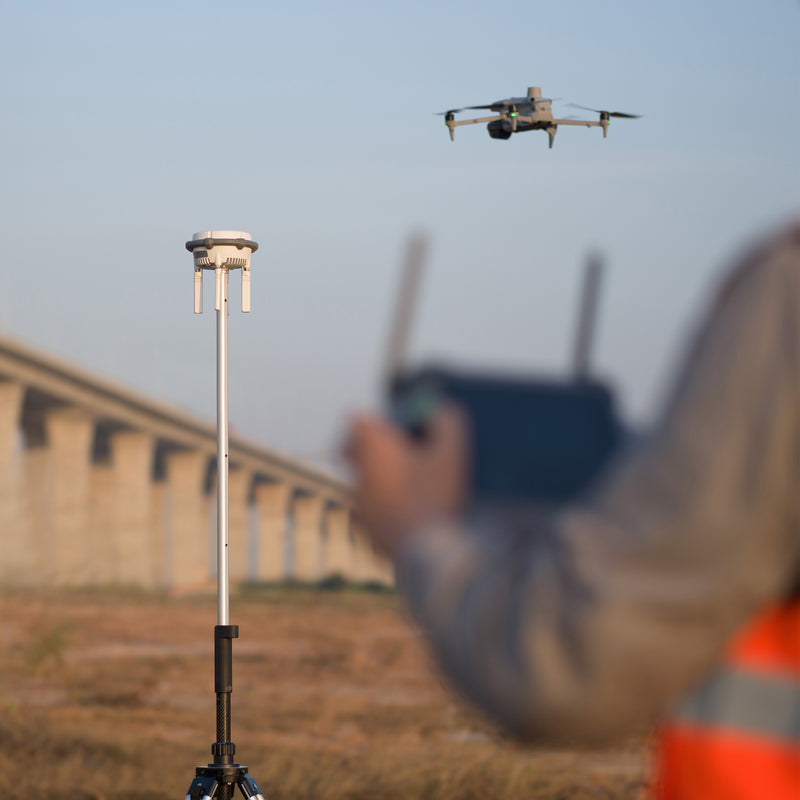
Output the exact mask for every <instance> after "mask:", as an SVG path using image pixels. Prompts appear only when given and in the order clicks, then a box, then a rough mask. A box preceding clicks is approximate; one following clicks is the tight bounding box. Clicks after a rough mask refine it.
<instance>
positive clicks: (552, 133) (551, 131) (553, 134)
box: [547, 125, 558, 150]
mask: <svg viewBox="0 0 800 800" xmlns="http://www.w3.org/2000/svg"><path fill="white" fill-rule="evenodd" d="M557 130H558V125H551V126H550V127H549V128H547V136H548V138H549V140H550V143H549V144H548V147H549V148H550V149H551V150H552V149H553V139H555V138H556V131H557Z"/></svg>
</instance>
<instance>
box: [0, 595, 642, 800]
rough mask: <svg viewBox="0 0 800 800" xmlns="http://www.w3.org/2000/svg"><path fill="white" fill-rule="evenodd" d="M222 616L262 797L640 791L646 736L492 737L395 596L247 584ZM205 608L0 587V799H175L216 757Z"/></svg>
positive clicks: (450, 798) (244, 753)
mask: <svg viewBox="0 0 800 800" xmlns="http://www.w3.org/2000/svg"><path fill="white" fill-rule="evenodd" d="M231 621H232V622H233V623H236V624H238V625H239V626H240V631H241V635H240V638H239V639H238V640H237V641H236V642H235V643H234V693H233V736H232V738H233V740H234V742H236V744H237V760H239V762H240V763H243V764H247V765H248V766H249V770H250V773H251V774H252V775H253V776H254V777H255V778H256V780H257V781H258V782H259V784H260V785H261V788H262V791H263V792H264V794H265V796H266V798H267V800H371V799H372V798H380V799H381V800H499V799H500V798H504V799H505V800H515V799H518V800H545V798H547V799H548V800H549V799H554V798H562V799H563V800H567V798H569V800H587V799H588V798H604V799H608V800H612V799H613V800H623V799H624V800H634V798H638V797H639V796H640V792H641V787H642V783H643V772H644V748H643V747H642V746H637V745H632V746H631V747H629V748H622V749H615V750H609V751H607V752H592V753H583V754H579V753H573V752H563V751H555V752H553V751H537V750H529V749H524V748H521V747H518V746H516V745H514V744H513V743H510V742H508V741H506V740H504V739H502V738H501V737H500V736H499V735H498V734H497V733H496V732H495V731H493V730H492V728H491V727H490V726H489V725H488V724H487V723H486V721H485V720H483V719H481V718H480V717H479V716H477V715H476V714H474V713H472V712H471V711H470V710H469V709H467V708H466V707H465V706H464V705H462V704H461V703H460V702H459V701H458V700H457V699H456V698H454V697H453V696H452V695H451V694H450V693H449V691H448V690H447V688H446V687H445V686H443V685H442V683H441V682H440V679H439V677H438V676H437V674H436V672H435V670H434V669H433V668H432V666H431V664H430V661H429V659H428V656H427V653H426V651H425V648H424V646H423V643H422V642H421V640H420V638H419V636H418V634H417V632H416V631H415V629H414V628H413V627H412V626H411V625H410V624H409V623H408V622H407V621H406V619H405V618H404V616H403V613H402V606H401V604H400V602H399V601H398V600H397V599H396V598H395V597H393V596H391V595H382V594H375V593H370V592H359V591H351V590H347V591H312V590H299V589H286V588H284V589H278V588H272V589H264V590H261V591H255V590H251V591H248V592H245V593H242V594H239V595H237V596H235V597H234V598H233V599H232V603H231ZM215 622H216V604H215V597H214V596H213V595H209V596H199V597H181V598H174V597H173V598H168V597H153V596H149V595H137V594H133V593H130V594H126V593H113V592H105V591H103V592H58V593H35V594H34V593H30V594H27V593H6V594H3V595H0V630H1V631H2V635H1V638H0V641H2V650H1V651H0V676H2V678H1V679H0V797H2V798H3V800H18V799H19V800H22V799H23V798H24V800H29V799H32V798H47V800H145V799H146V800H153V799H154V798H164V799H165V800H166V798H174V800H178V798H180V799H181V800H183V798H184V797H185V795H186V791H187V789H188V787H189V784H190V783H191V780H192V778H193V776H194V767H195V766H196V765H197V764H202V763H205V762H207V761H209V760H211V754H210V745H211V742H212V741H213V739H214V731H215V727H214V693H213V661H212V631H213V626H214V623H215ZM237 796H239V795H238V794H237Z"/></svg>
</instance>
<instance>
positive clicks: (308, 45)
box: [0, 0, 800, 457]
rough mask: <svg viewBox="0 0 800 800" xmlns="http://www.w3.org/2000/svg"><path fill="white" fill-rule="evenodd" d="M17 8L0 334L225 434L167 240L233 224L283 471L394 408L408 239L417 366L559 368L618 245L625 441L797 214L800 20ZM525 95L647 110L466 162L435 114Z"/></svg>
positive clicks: (744, 8)
mask: <svg viewBox="0 0 800 800" xmlns="http://www.w3.org/2000/svg"><path fill="white" fill-rule="evenodd" d="M2 10H3V32H4V36H3V49H2V53H1V54H0V68H2V74H3V118H4V124H3V126H2V129H1V130H0V145H1V146H0V159H2V163H1V165H0V166H1V167H2V173H1V174H2V183H1V184H0V185H1V186H2V191H0V203H2V208H1V210H2V216H1V217H0V219H1V220H2V243H3V252H4V254H5V265H4V269H3V271H2V273H0V274H1V275H2V278H0V332H3V333H5V334H6V335H10V336H13V337H16V338H18V339H21V340H23V341H24V342H27V343H29V344H31V345H34V346H36V347H39V348H41V349H43V350H45V351H46V352H48V353H51V354H54V355H58V356H63V357H66V358H67V359H69V360H71V361H73V362H75V363H77V364H79V365H81V366H83V367H85V368H88V369H90V370H94V371H97V372H100V373H102V374H104V375H106V376H107V377H110V378H112V379H114V380H117V381H119V382H121V383H123V384H127V385H129V386H131V387H133V388H135V389H138V390H141V391H144V392H146V393H148V394H151V395H152V396H153V397H154V398H156V399H158V400H161V401H166V402H170V403H173V404H175V405H178V406H181V407H184V408H186V409H187V410H190V411H192V412H193V413H196V414H198V415H201V416H203V417H206V418H208V419H209V420H213V416H214V404H215V388H214V387H215V371H214V370H215V352H216V351H215V344H214V341H215V339H214V337H215V324H214V315H213V309H211V310H207V311H206V313H205V314H204V315H203V316H197V317H196V316H195V315H194V314H193V313H192V263H191V258H190V256H189V255H188V254H187V253H186V251H185V250H184V249H183V244H184V242H185V241H186V240H187V239H189V238H190V237H191V235H192V233H194V232H195V231H200V230H206V229H209V228H216V229H236V230H245V231H249V232H250V233H251V234H252V235H253V238H255V239H256V240H257V241H258V242H259V243H260V245H261V248H260V249H259V251H258V252H257V253H256V255H255V256H254V258H253V268H252V271H253V301H252V302H253V311H252V313H251V314H249V315H242V314H241V313H239V312H238V311H234V312H233V313H232V314H231V320H230V369H231V377H230V404H231V426H232V429H235V430H236V431H237V432H238V433H241V434H244V435H247V436H250V437H252V438H253V439H255V440H256V441H259V442H261V443H264V444H267V445H270V446H273V447H276V448H278V449H281V450H284V451H286V452H289V453H291V454H294V455H299V456H308V457H316V456H318V455H319V454H323V453H328V452H330V451H331V450H332V449H333V448H335V446H336V443H337V440H338V438H339V436H340V435H341V430H342V424H343V420H344V419H345V418H346V416H347V414H348V413H349V412H350V411H351V410H352V409H354V408H358V407H364V406H377V405H379V403H380V397H379V394H378V386H379V380H378V379H379V375H380V371H381V362H382V356H383V352H384V349H385V343H386V337H387V332H388V323H389V317H390V310H391V303H392V300H393V295H394V291H395V287H396V284H397V280H398V269H399V266H400V263H401V260H402V252H403V247H404V242H405V239H406V237H407V236H408V234H409V233H410V232H411V231H412V230H423V231H426V232H427V233H428V234H429V236H430V237H431V241H432V250H431V253H430V258H429V261H428V271H427V274H426V280H425V286H424V293H423V297H422V302H421V304H420V307H419V309H418V319H417V325H416V326H415V330H414V336H413V342H412V355H413V358H414V360H416V361H423V360H427V359H429V358H434V357H435V358H438V359H451V360H454V361H457V362H458V363H461V364H469V365H473V366H476V367H477V366H493V367H497V366H506V367H513V368H515V369H519V370H527V371H531V372H538V373H546V374H554V373H555V374H558V373H561V372H563V371H564V370H565V369H566V368H567V365H568V358H569V352H570V347H571V337H572V333H573V327H574V317H575V309H576V304H577V291H578V286H579V281H580V276H581V270H582V265H583V262H584V260H585V257H586V255H587V253H588V252H589V251H590V250H592V249H599V250H600V251H601V252H602V253H604V254H605V256H606V261H607V266H608V270H607V275H606V283H605V287H604V292H603V303H602V308H601V317H600V327H599V331H598V341H597V351H596V363H597V369H598V372H599V373H601V374H602V375H603V376H604V377H607V378H608V379H610V380H611V381H613V382H614V383H615V384H616V385H617V386H618V387H619V390H620V399H621V402H622V405H623V408H624V411H625V414H626V416H627V417H628V418H630V419H634V420H639V421H642V420H646V419H647V418H648V417H649V416H650V415H652V414H653V413H654V410H655V409H656V408H657V404H658V401H659V398H660V396H661V394H662V392H663V388H664V387H665V385H666V384H667V382H668V377H669V375H670V370H671V369H672V367H673V365H674V362H675V359H676V357H677V356H678V354H679V353H680V351H681V347H682V345H683V343H684V340H685V337H686V335H687V333H688V331H689V330H690V328H691V322H692V321H693V320H694V319H696V317H697V314H698V312H699V311H700V309H702V307H703V303H704V302H705V300H706V298H707V296H708V293H709V291H710V290H711V287H712V286H713V283H714V280H715V277H716V276H718V275H719V272H720V269H721V268H724V266H725V264H726V263H727V261H728V260H729V258H730V257H731V255H732V254H734V253H735V252H737V251H738V250H739V249H740V248H741V247H742V246H743V245H745V244H746V243H747V242H748V241H750V240H751V239H752V237H753V236H754V235H758V234H759V233H760V232H763V231H765V230H768V229H770V228H772V227H774V226H775V225H776V224H778V223H781V222H785V221H786V220H788V219H790V218H792V217H796V216H797V215H798V214H800V156H798V137H800V102H798V98H799V97H800V91H799V89H800V55H799V54H800V46H799V43H800V36H799V35H798V34H799V33H800V3H798V2H797V0H767V1H766V2H761V3H757V2H744V1H743V0H734V1H733V2H731V1H730V0H728V1H727V2H722V0H708V1H707V2H701V3H698V2H696V0H676V1H675V2H671V3H662V4H652V3H644V2H633V0H629V1H628V2H625V1H624V0H612V1H610V2H602V0H601V1H599V2H598V0H560V1H559V2H548V3H536V2H530V0H526V2H520V1H519V0H508V2H505V3H500V4H496V3H477V2H472V0H466V1H464V0H462V1H461V2H437V0H426V2H420V1H418V0H410V1H408V0H407V1H406V2H402V3H389V2H378V1H377V0H374V1H373V2H339V3H336V2H321V0H312V1H307V2H302V1H301V2H293V3H263V2H257V1H256V0H249V1H248V2H243V1H238V2H237V0H229V2H226V3H209V2H202V1H198V0H193V2H171V1H170V0H162V1H161V2H157V3H156V2H153V1H152V0H139V2H137V3H135V4H134V3H109V2H107V1H103V2H68V0H60V1H59V2H37V1H36V0H31V1H30V2H12V1H10V0H6V2H4V3H3V4H2ZM528 86H540V87H542V92H543V95H544V96H546V97H552V98H563V99H562V100H559V101H556V102H554V104H553V108H554V111H556V112H557V113H558V114H560V115H566V114H575V113H580V112H576V110H575V109H573V108H570V107H569V106H568V105H567V103H568V102H575V103H580V104H583V105H587V106H592V107H594V108H607V109H610V110H619V111H624V112H629V113H634V114H641V115H643V116H642V118H641V119H638V120H624V119H619V120H612V124H611V127H610V130H609V134H608V138H607V139H606V140H603V138H602V135H601V133H600V131H599V130H598V129H585V128H578V127H562V128H561V129H560V130H559V132H558V135H557V137H556V141H555V146H554V148H553V150H551V151H549V150H548V149H547V136H546V135H545V134H544V133H542V132H539V131H534V132H530V133H525V134H521V135H517V136H513V137H512V138H511V139H510V140H508V141H495V140H492V139H490V138H489V137H488V136H487V133H486V130H485V127H484V126H482V125H476V126H470V127H464V128H459V129H458V130H457V132H456V140H455V142H454V143H451V142H450V141H449V137H448V135H447V130H446V128H445V127H444V125H443V124H442V118H441V117H436V116H434V115H433V114H434V112H437V111H443V110H445V109H447V108H451V107H454V106H461V105H475V104H484V103H489V102H492V101H494V100H497V99H500V98H504V97H509V96H515V95H516V96H519V95H524V94H525V90H526V88H527V87H528ZM589 116H590V118H594V116H593V115H589ZM208 280H209V281H210V276H209V278H208ZM238 291H239V290H238V277H237V276H236V275H234V277H233V281H232V299H233V307H234V308H235V307H236V306H235V303H236V302H238ZM210 293H211V284H210V282H209V283H208V284H207V287H206V297H207V298H208V297H209V295H210ZM207 306H208V303H207Z"/></svg>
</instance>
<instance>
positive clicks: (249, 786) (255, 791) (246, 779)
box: [239, 773, 264, 800]
mask: <svg viewBox="0 0 800 800" xmlns="http://www.w3.org/2000/svg"><path fill="white" fill-rule="evenodd" d="M239 788H240V789H241V790H242V794H243V795H244V796H245V797H246V798H247V800H264V795H263V794H261V789H259V788H258V784H257V783H256V782H255V778H253V777H252V776H251V775H248V774H247V773H245V774H244V775H242V777H241V778H240V779H239Z"/></svg>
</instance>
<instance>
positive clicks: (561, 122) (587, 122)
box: [553, 119, 603, 128]
mask: <svg viewBox="0 0 800 800" xmlns="http://www.w3.org/2000/svg"><path fill="white" fill-rule="evenodd" d="M553 124H554V125H584V126H585V127H587V128H598V127H602V125H603V123H602V122H593V121H592V120H588V119H554V120H553Z"/></svg>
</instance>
